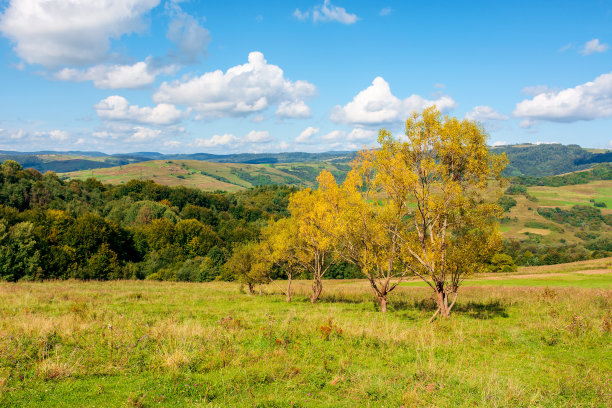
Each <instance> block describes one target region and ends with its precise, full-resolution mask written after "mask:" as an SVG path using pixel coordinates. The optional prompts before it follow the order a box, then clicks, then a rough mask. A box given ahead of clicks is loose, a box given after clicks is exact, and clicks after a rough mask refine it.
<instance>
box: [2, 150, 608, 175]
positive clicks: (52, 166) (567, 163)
mask: <svg viewBox="0 0 612 408" xmlns="http://www.w3.org/2000/svg"><path fill="white" fill-rule="evenodd" d="M491 149H492V151H493V152H495V153H506V155H507V156H508V159H509V165H508V168H507V169H506V171H505V175H506V176H535V177H543V176H552V175H557V174H563V173H568V172H573V171H578V170H584V169H588V168H590V167H591V166H592V165H593V164H595V163H605V162H611V161H612V151H610V150H603V149H584V148H582V147H580V146H578V145H561V144H539V145H538V144H536V145H534V144H520V145H510V146H498V147H491ZM355 154H356V152H324V153H304V152H286V153H259V154H255V153H240V154H228V155H216V154H210V153H193V154H161V153H156V152H135V153H125V154H112V155H108V154H105V153H101V152H82V151H69V152H49V151H44V152H27V153H24V152H15V151H0V161H4V160H7V159H11V160H15V161H17V162H19V163H21V165H22V166H23V167H24V168H28V167H31V168H34V169H36V170H38V171H40V172H43V173H44V172H45V171H48V170H51V171H55V172H56V173H65V172H74V171H79V170H89V169H99V168H106V167H116V166H124V165H127V164H134V163H140V162H146V161H155V160H178V161H185V160H198V161H206V162H211V163H242V164H270V165H272V164H274V165H281V164H292V165H295V164H296V163H315V162H329V163H338V164H345V165H346V164H348V163H350V161H351V160H352V159H353V158H354V157H355ZM308 165H309V164H307V166H308Z"/></svg>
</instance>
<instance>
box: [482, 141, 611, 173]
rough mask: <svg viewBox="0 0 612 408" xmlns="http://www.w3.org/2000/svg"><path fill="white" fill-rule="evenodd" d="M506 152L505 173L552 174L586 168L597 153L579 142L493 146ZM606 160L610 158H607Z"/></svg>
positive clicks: (596, 158)
mask: <svg viewBox="0 0 612 408" xmlns="http://www.w3.org/2000/svg"><path fill="white" fill-rule="evenodd" d="M492 151H493V152H494V153H506V155H507V156H508V160H509V165H508V167H507V168H506V170H505V172H504V174H505V175H506V176H527V177H530V176H532V177H533V176H535V177H541V176H552V175H555V174H563V173H569V172H572V171H577V170H583V169H586V168H588V167H589V166H590V165H591V163H594V162H597V161H598V160H600V158H599V156H598V155H597V154H595V153H591V152H589V151H587V150H584V149H583V148H581V147H580V146H578V145H561V144H541V145H519V146H504V147H497V148H494V149H492ZM605 161H610V158H607V160H605Z"/></svg>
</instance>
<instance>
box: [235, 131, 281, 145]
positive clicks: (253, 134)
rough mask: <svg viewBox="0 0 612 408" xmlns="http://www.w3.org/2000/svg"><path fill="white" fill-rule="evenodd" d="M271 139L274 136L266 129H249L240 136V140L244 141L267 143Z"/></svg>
mask: <svg viewBox="0 0 612 408" xmlns="http://www.w3.org/2000/svg"><path fill="white" fill-rule="evenodd" d="M273 140H274V138H273V137H272V136H270V132H268V131H267V130H251V131H250V132H249V133H247V134H246V135H245V136H244V137H243V138H242V141H244V142H246V143H268V142H271V141H273Z"/></svg>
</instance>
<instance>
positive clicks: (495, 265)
mask: <svg viewBox="0 0 612 408" xmlns="http://www.w3.org/2000/svg"><path fill="white" fill-rule="evenodd" d="M488 269H489V270H490V271H491V272H514V271H516V265H515V264H514V260H513V259H512V257H511V256H510V255H507V254H495V255H493V257H492V258H491V261H490V262H489V265H488Z"/></svg>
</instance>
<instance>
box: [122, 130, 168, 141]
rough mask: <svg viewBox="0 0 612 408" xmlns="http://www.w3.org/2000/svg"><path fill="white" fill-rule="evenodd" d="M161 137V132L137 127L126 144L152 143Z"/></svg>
mask: <svg viewBox="0 0 612 408" xmlns="http://www.w3.org/2000/svg"><path fill="white" fill-rule="evenodd" d="M160 135H161V130H159V129H151V128H147V127H144V126H135V127H134V133H132V135H131V136H130V137H128V138H127V139H126V142H136V143H143V142H150V141H153V140H156V139H158V138H159V136H160Z"/></svg>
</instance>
